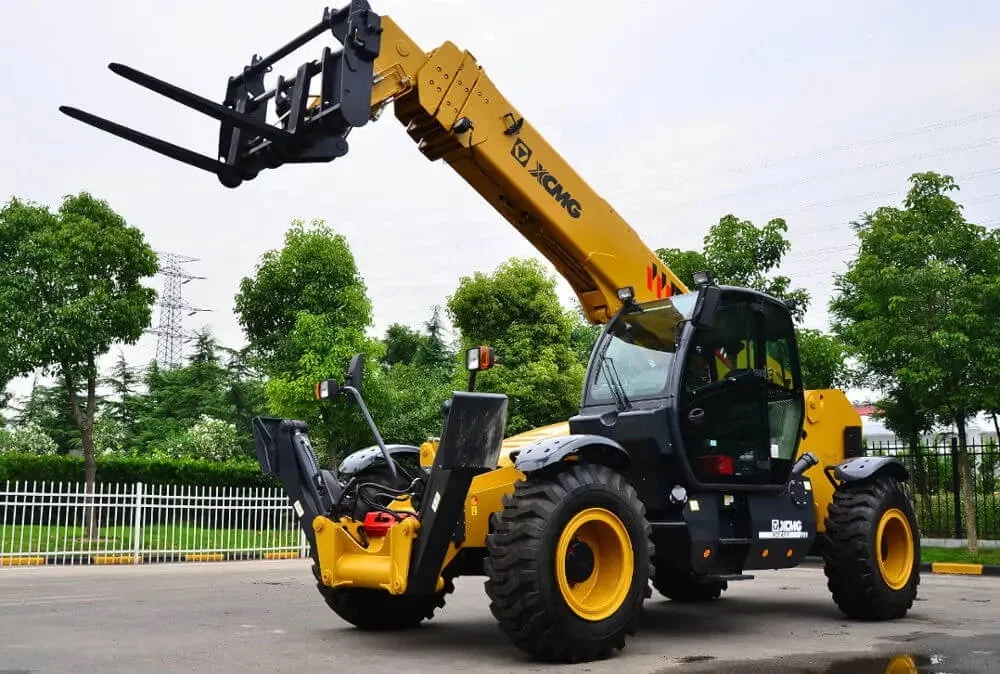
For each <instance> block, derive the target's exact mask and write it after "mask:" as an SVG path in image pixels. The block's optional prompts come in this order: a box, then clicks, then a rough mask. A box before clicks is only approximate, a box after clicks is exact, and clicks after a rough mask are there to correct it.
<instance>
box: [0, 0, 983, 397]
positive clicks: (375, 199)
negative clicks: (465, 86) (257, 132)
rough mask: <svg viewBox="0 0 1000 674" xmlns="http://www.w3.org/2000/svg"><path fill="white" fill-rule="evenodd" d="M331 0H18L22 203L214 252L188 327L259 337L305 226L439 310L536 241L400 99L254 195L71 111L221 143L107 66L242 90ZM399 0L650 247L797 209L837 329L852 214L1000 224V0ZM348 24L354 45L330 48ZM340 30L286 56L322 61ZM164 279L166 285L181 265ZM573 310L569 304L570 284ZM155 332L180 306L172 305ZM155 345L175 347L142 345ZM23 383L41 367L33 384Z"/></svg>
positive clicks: (405, 306) (17, 158)
mask: <svg viewBox="0 0 1000 674" xmlns="http://www.w3.org/2000/svg"><path fill="white" fill-rule="evenodd" d="M323 7H324V5H323V4H321V3H319V2H315V3H314V2H303V1H301V0H299V1H296V2H286V3H275V2H263V1H262V0H239V1H236V0H214V1H213V2H194V1H191V0H185V1H180V0H175V1H173V2H157V3H152V2H146V1H135V2H121V1H115V0H100V1H89V2H88V1H83V0H81V1H79V2H66V3H58V5H56V4H54V3H41V2H13V0H2V1H0V44H2V45H3V48H2V52H0V54H2V57H0V81H2V82H3V83H4V89H5V91H6V92H7V93H6V95H5V96H4V101H3V103H4V105H3V106H2V108H0V115H2V119H3V122H4V124H3V126H4V128H6V129H7V130H8V135H7V136H6V139H5V141H6V147H5V152H4V160H3V161H2V162H0V187H2V191H3V192H4V198H6V197H7V196H10V195H17V196H18V197H21V198H23V199H30V200H34V201H38V202H43V203H48V204H50V205H52V206H53V207H55V206H56V205H58V202H59V200H60V198H61V196H62V195H64V194H67V193H75V192H78V191H80V190H89V191H91V192H92V193H94V194H95V195H98V196H100V197H102V198H105V199H107V200H108V201H109V202H110V204H111V205H112V207H113V208H115V209H116V210H118V211H119V212H120V213H122V214H123V215H124V217H125V218H126V219H127V220H128V222H129V223H130V224H132V225H134V226H136V227H139V228H140V229H142V231H143V232H144V233H145V235H146V237H147V239H148V241H149V243H150V244H151V245H152V246H153V247H154V248H156V249H157V250H161V251H171V252H177V253H182V254H185V255H190V256H193V257H196V258H199V260H200V261H199V262H197V263H194V264H191V265H189V269H190V270H191V272H192V273H195V274H198V275H201V276H205V277H207V278H206V280H203V281H196V282H192V283H190V284H188V286H186V289H185V293H186V294H185V297H186V299H188V300H189V301H191V302H192V303H194V304H195V305H196V306H199V307H203V308H206V309H211V310H212V312H211V313H202V314H199V315H196V316H194V317H192V318H190V319H188V323H187V327H189V328H197V327H201V326H203V325H207V326H209V327H211V328H212V330H213V331H214V332H215V333H216V335H217V336H218V337H219V339H220V340H221V341H222V342H223V343H224V344H226V345H229V346H240V345H242V344H243V335H242V333H241V331H240V329H239V326H238V324H237V322H236V320H235V317H234V315H233V312H232V307H233V296H234V294H235V292H236V289H237V286H238V284H239V281H240V279H241V278H242V277H244V276H245V275H247V274H251V273H252V272H253V270H254V266H255V264H256V263H257V261H258V260H259V257H260V255H261V254H262V253H263V252H264V251H265V250H267V249H270V248H274V247H277V246H280V245H281V242H282V237H283V234H284V232H285V230H286V228H287V226H288V224H289V223H290V221H291V220H293V219H295V218H303V219H312V218H321V219H323V220H325V221H326V222H327V223H328V224H329V225H331V226H332V227H334V228H335V229H337V230H338V231H340V232H342V233H343V234H345V235H346V236H347V237H348V239H349V241H350V244H351V246H352V248H353V250H354V254H355V256H356V258H357V261H358V265H359V267H360V269H361V272H362V274H363V276H364V278H365V280H366V283H367V285H368V289H369V293H370V295H371V297H372V300H373V302H374V305H375V322H376V325H375V331H376V332H378V333H381V332H382V331H384V329H385V327H386V326H387V325H388V324H389V323H391V322H402V323H406V324H410V325H413V326H418V325H419V324H420V323H421V322H422V321H423V320H425V319H426V318H427V316H428V314H429V311H430V307H431V306H432V305H434V304H436V303H443V302H444V301H445V299H446V297H447V296H448V295H449V294H450V293H451V292H452V291H453V290H454V288H455V286H456V284H457V282H458V279H459V277H461V276H462V275H466V274H471V273H473V272H474V271H476V270H483V271H489V270H491V269H493V268H494V267H496V266H497V265H498V264H500V263H501V262H503V261H504V260H505V259H507V258H509V257H511V256H535V255H537V254H536V252H535V251H534V249H533V248H532V247H531V246H529V245H528V244H527V243H526V242H525V241H524V240H523V239H521V238H520V235H519V234H518V233H517V232H516V231H515V230H514V229H513V228H512V227H510V225H508V224H507V223H506V221H504V220H503V219H502V218H501V217H500V216H499V215H498V214H497V213H495V212H494V211H493V210H492V209H491V207H490V206H489V205H488V204H487V203H486V202H485V201H483V200H481V199H480V198H479V196H478V195H477V194H476V193H475V192H474V191H473V190H472V189H471V188H470V187H468V186H467V185H466V184H465V183H464V181H462V180H461V179H460V178H459V177H458V176H457V175H455V174H454V173H453V172H451V170H450V169H448V168H447V166H445V165H443V164H441V163H436V164H431V163H429V162H428V161H427V160H426V159H425V158H424V157H423V155H421V154H420V153H419V152H418V151H417V149H416V147H415V146H414V145H413V143H412V141H411V140H410V138H409V137H408V136H407V135H406V133H405V132H404V130H403V128H402V127H401V126H400V125H399V124H398V122H397V121H396V120H395V118H394V117H392V115H389V114H387V115H385V116H383V117H382V118H381V119H380V120H379V121H378V122H377V123H375V124H372V125H369V126H367V127H365V128H363V129H360V130H356V131H355V132H354V133H353V134H352V135H351V138H350V141H351V152H350V154H349V155H348V156H347V157H345V158H343V159H341V160H338V161H336V162H334V163H332V164H319V165H305V166H288V167H284V168H283V169H281V170H278V171H268V172H265V173H263V174H262V175H261V177H260V178H258V179H257V180H255V181H253V182H250V183H247V184H245V185H244V186H242V187H241V188H239V189H237V190H229V189H226V188H224V187H222V186H221V185H220V184H219V183H218V181H217V180H216V179H215V178H214V177H213V176H211V175H210V174H207V173H203V172H201V171H198V170H196V169H192V168H190V167H188V166H185V165H182V164H180V163H177V162H175V161H172V160H169V159H166V158H165V157H161V156H160V155H157V154H155V153H152V152H150V151H148V150H145V149H143V148H140V147H138V146H135V145H132V144H130V143H127V142H125V141H122V140H119V139H117V138H114V137H112V136H110V135H108V134H105V133H103V132H100V131H97V130H96V129H92V128H90V127H87V126H85V125H83V124H80V123H78V122H76V121H74V120H71V119H69V118H68V117H65V116H64V115H62V114H61V113H59V112H58V110H57V107H58V106H59V105H61V104H70V105H74V106H77V107H81V108H83V109H85V110H88V111H91V112H94V113H96V114H99V115H102V116H107V117H110V118H111V119H114V120H116V121H119V122H122V123H124V124H126V125H129V126H134V127H137V128H139V129H141V130H144V131H147V132H150V133H153V134H154V135H159V136H161V137H164V138H166V139H168V140H171V141H174V142H176V143H179V144H181V145H184V146H187V147H191V148H193V149H196V150H199V151H201V152H204V153H207V154H213V153H214V147H215V143H216V133H217V127H216V124H215V123H214V122H213V121H211V120H209V119H208V118H205V117H202V116H200V115H198V114H197V113H194V112H191V111H189V110H187V109H185V108H183V107H181V106H179V105H177V104H175V103H172V102H171V101H168V100H167V99H164V98H162V97H160V96H157V95H155V94H152V93H150V92H147V91H145V90H143V89H141V88H139V87H137V86H135V85H133V84H131V83H129V82H126V81H125V80H122V79H121V78H119V77H117V76H115V75H113V74H112V73H111V72H110V71H108V70H107V68H106V66H107V64H108V63H109V62H112V61H119V62H123V63H126V64H128V65H131V66H133V67H136V68H138V69H140V70H144V71H146V72H149V73H151V74H153V75H156V76H158V77H161V78H163V79H166V80H168V81H170V82H173V83H176V84H178V85H181V86H184V87H186V88H190V89H192V90H194V91H196V92H198V93H201V94H203V95H205V96H207V97H209V98H212V99H216V100H219V99H221V98H222V95H223V93H224V90H225V83H226V78H227V77H228V76H229V75H230V74H234V73H236V72H238V71H239V70H240V68H241V67H242V66H243V65H244V64H245V63H246V62H247V61H248V59H249V57H250V56H251V54H253V53H255V52H256V53H261V54H263V53H268V52H270V51H272V50H273V49H275V48H276V47H278V46H279V45H280V44H283V43H284V42H286V41H287V40H288V39H290V38H291V37H293V36H295V35H297V34H299V33H300V32H302V31H303V30H304V29H306V28H307V27H309V26H311V25H313V24H314V23H315V22H316V21H317V20H318V19H319V17H320V16H321V13H322V10H323ZM590 7H591V8H592V9H584V3H581V2H579V1H576V2H572V1H570V0H558V1H554V0H505V1H504V2H476V1H473V0H466V1H464V2H459V1H458V0H436V1H435V0H407V1H405V2H404V1H402V0H383V1H382V2H377V4H376V5H375V7H374V8H375V9H376V11H379V12H381V13H383V14H389V15H392V16H393V17H394V18H395V19H396V20H397V22H398V23H400V24H401V26H402V27H403V28H404V30H407V31H408V32H409V33H410V35H411V37H412V38H413V39H415V40H416V41H417V42H418V44H420V45H421V47H422V48H423V49H425V50H430V49H432V48H433V47H435V46H437V45H439V44H440V43H441V42H443V41H445V40H451V41H453V42H455V43H456V44H458V46H459V47H460V48H464V49H468V50H469V51H470V52H472V53H473V54H474V55H475V56H476V57H477V59H478V60H479V62H480V64H481V65H482V66H483V67H484V68H485V70H486V71H487V72H488V73H489V75H490V76H491V77H492V79H493V80H494V82H495V83H496V85H497V86H498V87H499V88H500V90H501V91H502V92H503V93H504V94H505V95H506V96H507V97H508V99H509V100H510V101H511V102H512V103H513V104H514V105H515V106H517V108H518V110H519V111H520V112H521V113H522V114H523V115H525V116H526V117H527V118H528V119H529V120H530V121H531V122H532V123H533V124H534V125H535V126H536V127H537V128H538V129H539V130H540V132H541V133H542V134H543V135H545V136H546V137H547V139H548V140H549V141H550V142H551V143H552V144H553V145H554V147H555V148H556V149H557V150H558V151H559V152H561V153H562V154H563V156H564V157H565V158H566V159H567V161H569V162H570V163H571V164H572V165H573V166H574V167H575V168H576V169H577V170H578V172H579V173H580V174H581V175H582V176H583V177H584V178H585V179H586V180H587V181H588V182H589V183H590V184H591V185H592V186H593V187H594V188H595V189H596V190H597V191H598V192H599V193H600V194H601V195H602V196H604V197H605V198H606V199H607V200H608V201H610V202H611V204H612V205H613V206H614V207H615V208H616V209H617V210H618V211H619V213H621V214H622V216H623V217H625V218H626V219H627V220H628V221H629V222H630V224H631V225H632V226H633V227H634V228H635V229H636V230H637V231H638V232H639V233H640V235H641V236H642V237H643V238H644V239H645V241H646V242H647V244H648V245H649V246H651V247H654V248H655V247H660V246H676V247H680V248H696V247H699V246H700V244H701V239H702V237H703V236H704V234H705V233H706V231H707V230H708V228H709V227H710V226H711V224H713V223H714V222H716V221H717V220H718V219H719V217H721V216H722V215H725V214H727V213H734V214H736V215H738V216H739V217H741V218H749V219H751V220H753V221H754V222H755V223H758V224H762V223H764V222H766V221H767V220H768V219H770V218H773V217H784V218H786V220H787V221H788V225H789V229H790V233H789V237H790V239H791V241H792V252H791V254H790V255H789V257H788V259H787V264H786V265H785V272H786V273H788V274H789V275H790V276H792V278H793V279H794V282H795V283H796V284H797V285H801V286H805V287H806V288H807V289H808V290H809V291H810V292H812V294H813V303H812V309H811V311H810V313H809V315H808V318H807V321H806V323H807V325H808V326H810V327H819V328H825V327H826V326H827V315H826V302H827V298H828V294H829V292H830V290H831V275H832V274H833V273H834V272H836V271H839V270H841V269H842V268H843V261H844V260H846V259H848V258H849V256H850V255H851V248H850V245H851V243H852V240H853V237H852V232H851V230H850V226H849V222H850V221H851V219H852V218H855V217H856V216H857V215H858V214H860V213H861V212H863V211H865V210H866V209H871V208H873V207H875V206H877V205H882V204H887V203H890V204H896V203H898V201H899V199H900V197H901V196H902V193H903V192H904V191H905V189H906V179H907V177H908V176H909V175H910V174H911V173H913V172H915V171H922V170H936V171H942V172H947V173H951V174H953V175H954V176H955V177H956V178H957V179H958V180H959V182H960V184H961V186H962V191H961V193H960V195H959V199H961V200H962V202H964V203H965V204H966V213H967V216H968V217H969V218H970V219H972V220H974V221H978V222H981V223H983V224H987V225H989V226H996V225H997V224H1000V161H998V159H997V157H998V149H1000V143H998V141H1000V42H998V41H997V39H996V38H997V35H998V34H1000V3H995V2H989V1H988V0H982V1H980V2H966V3H952V4H950V5H945V4H942V3H940V2H934V3H931V2H924V1H920V2H915V1H910V2H902V1H899V2H879V3H871V2H837V3H833V2H810V3H803V2H791V1H789V2H764V3H736V2H729V3H702V2H668V1H666V0H661V1H647V2H642V1H634V0H619V1H617V2H614V3H596V2H595V3H593V4H592V5H590ZM331 39H332V38H331ZM321 43H322V44H329V43H330V40H325V41H321V40H317V41H316V42H314V43H313V45H311V46H310V47H308V48H307V49H306V50H302V51H300V52H299V53H297V54H296V59H295V60H294V61H292V60H288V61H287V62H286V63H287V65H285V66H284V69H283V72H285V73H286V74H289V75H291V74H293V73H294V69H295V67H296V66H297V65H298V64H299V63H300V62H302V61H304V60H306V59H311V58H315V57H317V56H318V55H319V52H320V49H321ZM155 283H156V284H157V286H159V283H160V279H156V280H155ZM561 288H562V293H563V296H564V297H565V298H566V301H567V305H568V302H569V300H570V298H571V295H570V294H569V292H568V288H567V287H566V286H565V284H561ZM153 320H154V323H155V322H156V320H157V315H156V314H154V318H153ZM127 354H128V356H129V358H130V359H131V360H133V361H134V362H135V363H143V362H146V361H148V360H149V359H151V358H153V357H154V355H155V337H152V336H149V337H146V338H144V339H143V340H142V341H141V342H140V344H139V345H138V346H137V347H135V348H132V349H129V350H127ZM15 390H17V391H18V392H22V391H24V390H25V389H24V382H21V383H18V384H16V385H15Z"/></svg>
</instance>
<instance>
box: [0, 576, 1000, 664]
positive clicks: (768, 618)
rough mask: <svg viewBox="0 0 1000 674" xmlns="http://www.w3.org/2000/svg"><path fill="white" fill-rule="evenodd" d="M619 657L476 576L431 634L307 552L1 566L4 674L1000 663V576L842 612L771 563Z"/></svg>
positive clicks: (802, 579) (810, 580) (653, 621)
mask: <svg viewBox="0 0 1000 674" xmlns="http://www.w3.org/2000/svg"><path fill="white" fill-rule="evenodd" d="M646 606H647V611H646V617H645V620H644V621H643V626H642V629H641V632H640V634H639V635H638V636H637V637H636V638H634V639H633V640H631V641H630V642H629V644H628V646H627V647H626V649H625V650H624V651H623V652H621V653H620V654H619V655H618V656H617V657H614V658H612V659H611V660H607V661H603V662H595V663H589V664H586V665H581V666H578V667H570V668H567V667H554V666H545V665H540V664H537V663H533V662H530V661H528V660H527V659H526V658H525V657H523V656H522V655H521V653H520V651H518V650H517V649H515V648H514V647H513V646H511V645H510V644H509V643H508V642H507V641H506V639H505V638H504V637H503V635H502V634H501V633H500V632H499V630H498V629H497V627H496V624H495V621H494V620H493V617H492V616H491V615H490V612H489V608H488V606H487V600H486V596H485V593H484V592H483V589H482V579H481V578H463V579H459V580H458V582H457V590H456V592H455V594H454V595H452V596H451V597H450V599H449V603H448V606H447V607H446V608H445V609H444V611H441V612H439V613H438V615H437V616H436V617H435V618H434V619H433V620H432V621H430V622H428V623H426V625H425V626H424V627H422V628H420V629H418V630H415V631H411V632H405V633H399V634H391V635H387V634H365V633H361V632H359V631H357V630H355V629H353V628H351V627H350V626H348V625H346V624H345V623H343V622H341V621H340V620H339V619H338V618H337V616H336V615H335V614H333V613H332V612H331V611H330V610H329V609H328V608H327V607H326V605H325V604H324V603H323V602H322V600H321V598H320V596H319V594H318V593H317V592H316V590H315V587H314V585H313V583H312V575H311V573H310V571H309V564H308V562H306V561H302V560H291V561H265V562H233V563H229V562H226V563H205V564H177V565H147V566H136V567H75V568H73V567H43V568H10V569H0V672H4V671H12V670H13V671H17V670H25V671H32V672H79V673H83V672H101V673H102V674H109V673H111V672H143V673H149V672H297V673H301V672H313V671H315V672H320V671H323V672H361V671H366V672H398V671H404V672H407V674H411V673H417V672H441V671H446V670H447V671H469V672H472V671H474V672H483V673H485V672H515V671H516V672H522V671H523V672H541V671H557V670H558V671H571V670H572V671H574V672H576V671H584V672H612V671H615V672H629V673H633V672H634V673H636V674H638V673H643V672H662V671H726V672H744V671H745V672H757V671H760V672H775V671H815V672H828V671H829V672H836V671H845V672H847V671H849V672H850V673H851V674H865V672H884V671H886V663H887V662H888V660H889V658H890V657H892V656H893V655H904V654H906V655H910V656H911V657H912V662H913V663H914V664H915V665H916V666H917V667H919V669H915V670H912V671H921V672H924V671H941V672H990V671H998V672H1000V579H996V578H987V577H965V576H937V575H930V574H927V575H925V576H924V578H923V583H922V585H921V596H920V600H919V601H918V602H917V604H916V605H915V607H914V609H913V611H912V613H911V614H910V615H909V616H908V617H907V618H906V619H904V620H901V621H897V622H890V623H876V624H865V623H858V622H853V621H849V620H846V619H844V618H843V617H842V616H841V615H840V614H839V613H838V612H837V610H836V607H835V606H834V604H833V602H832V601H831V599H830V597H829V594H828V593H827V590H826V585H825V579H824V577H823V572H822V570H821V569H818V568H815V567H802V568H798V569H792V570H789V571H783V572H769V573H761V574H758V577H757V579H756V580H753V581H747V582H740V583H733V584H732V585H731V586H730V590H729V592H727V593H726V594H725V595H724V598H723V599H722V600H721V601H719V602H716V603H714V604H709V605H701V606H685V605H680V604H673V603H672V602H669V601H667V600H665V599H663V598H661V597H660V596H659V595H657V594H656V593H654V595H653V597H652V599H651V600H650V601H648V602H647V604H646Z"/></svg>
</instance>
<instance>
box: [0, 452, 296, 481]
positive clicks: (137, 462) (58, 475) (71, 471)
mask: <svg viewBox="0 0 1000 674" xmlns="http://www.w3.org/2000/svg"><path fill="white" fill-rule="evenodd" d="M97 479H98V481H100V482H112V483H114V482H117V483H131V482H143V483H146V484H178V485H190V486H220V487H222V486H226V487H243V486H246V487H269V486H277V485H278V482H277V480H276V479H274V478H271V477H267V476H265V475H264V474H263V473H261V472H260V467H259V466H257V464H256V463H255V462H251V461H242V462H229V463H220V462H218V461H211V460H206V459H201V460H195V459H186V460H172V459H140V458H133V457H115V456H105V457H102V458H101V460H100V461H99V462H98V464H97ZM7 480H10V481H11V482H14V481H18V480H20V481H29V482H30V481H35V480H37V481H39V482H41V481H54V482H83V480H84V462H83V459H81V458H79V457H75V456H34V455H31V454H6V453H0V482H3V481H7Z"/></svg>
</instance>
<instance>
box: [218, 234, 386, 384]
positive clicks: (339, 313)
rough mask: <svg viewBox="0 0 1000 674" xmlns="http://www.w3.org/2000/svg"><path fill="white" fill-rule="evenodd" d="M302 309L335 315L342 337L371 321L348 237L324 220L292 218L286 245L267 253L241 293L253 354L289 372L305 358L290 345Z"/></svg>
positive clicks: (239, 306) (242, 284) (244, 282)
mask: <svg viewBox="0 0 1000 674" xmlns="http://www.w3.org/2000/svg"><path fill="white" fill-rule="evenodd" d="M301 313H306V314H309V315H312V316H327V317H336V321H335V323H334V325H333V327H335V328H336V330H337V332H338V333H339V334H342V335H353V334H361V333H363V332H364V331H365V330H366V329H367V328H368V327H370V325H371V315H372V306H371V302H370V301H369V299H368V296H367V291H366V289H365V285H364V281H363V280H362V279H361V276H360V274H359V273H358V269H357V265H356V264H355V261H354V255H353V254H352V252H351V249H350V246H349V245H348V243H347V239H346V238H345V237H344V236H343V235H342V234H337V233H335V232H334V231H333V230H332V229H331V228H330V227H328V226H327V225H326V224H325V223H323V221H321V220H313V221H311V222H310V223H309V224H308V225H306V224H305V223H304V222H303V221H302V220H295V221H293V223H292V226H291V227H290V228H289V229H288V231H287V232H286V233H285V241H284V246H283V247H282V248H281V249H278V250H270V251H268V252H266V253H264V255H263V257H262V259H261V261H260V263H259V264H258V265H257V269H256V273H255V274H254V276H252V277H245V278H244V279H243V280H242V281H241V282H240V289H239V292H238V293H237V295H236V314H237V316H238V318H239V322H240V325H241V326H242V327H243V331H244V333H245V334H246V336H247V339H248V340H249V342H250V344H251V347H252V349H253V352H254V353H255V354H257V355H258V356H260V357H262V358H264V359H265V360H266V362H267V363H268V365H269V366H270V367H272V368H273V367H279V368H283V369H284V370H283V371H286V372H291V371H294V370H295V368H296V367H298V362H299V361H300V359H301V357H302V352H301V348H300V347H298V346H295V345H293V344H290V343H289V336H290V335H291V334H292V333H293V332H294V331H295V330H297V329H302V326H301V325H300V324H299V314H301ZM336 372H337V373H339V372H340V370H337V371H336ZM330 374H332V373H327V376H330Z"/></svg>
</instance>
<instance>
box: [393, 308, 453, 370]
mask: <svg viewBox="0 0 1000 674" xmlns="http://www.w3.org/2000/svg"><path fill="white" fill-rule="evenodd" d="M424 330H425V332H421V331H419V330H414V329H412V328H409V327H407V326H405V325H402V324H400V323H393V324H392V325H390V326H389V328H388V329H387V330H386V333H385V338H384V339H383V340H382V344H383V346H384V348H385V356H384V357H383V359H382V362H383V364H385V365H388V366H390V367H391V366H393V365H396V364H397V363H399V364H403V365H410V364H413V365H419V366H421V367H424V368H427V369H430V370H448V371H450V370H451V369H452V368H453V367H454V366H455V351H454V349H453V348H452V346H451V345H450V344H449V343H448V340H447V339H446V338H445V334H444V333H445V327H444V321H443V320H442V319H441V308H440V307H438V306H435V307H433V308H432V310H431V317H430V318H429V319H428V320H427V322H426V323H424Z"/></svg>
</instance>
